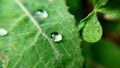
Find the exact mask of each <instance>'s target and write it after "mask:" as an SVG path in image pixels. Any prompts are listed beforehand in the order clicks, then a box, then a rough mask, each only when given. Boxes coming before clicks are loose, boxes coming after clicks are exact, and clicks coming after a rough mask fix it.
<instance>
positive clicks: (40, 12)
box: [35, 10, 48, 19]
mask: <svg viewBox="0 0 120 68" xmlns="http://www.w3.org/2000/svg"><path fill="white" fill-rule="evenodd" d="M35 14H36V16H37V17H38V18H41V19H43V18H47V17H48V13H47V12H46V11H45V10H37V11H36V13H35Z"/></svg>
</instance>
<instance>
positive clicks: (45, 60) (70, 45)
mask: <svg viewBox="0 0 120 68" xmlns="http://www.w3.org/2000/svg"><path fill="white" fill-rule="evenodd" d="M0 8H1V9H0V28H5V29H6V30H8V35H6V36H3V37H0V54H1V55H2V56H4V57H5V58H6V63H5V64H4V66H5V68H56V67H57V68H73V67H75V68H81V67H82V62H83V59H82V56H81V50H80V42H81V39H80V38H79V34H78V32H79V31H78V29H77V28H76V26H75V20H74V17H73V16H72V15H70V14H69V13H68V9H67V7H66V5H65V1H64V0H35V1H34V0H21V2H20V1H19V0H16V2H15V1H14V0H12V1H10V0H1V1H0ZM39 9H42V10H45V11H47V13H48V18H46V19H40V18H37V16H36V15H35V12H36V10H39ZM53 32H58V33H60V34H61V35H62V36H63V39H62V41H60V42H58V43H56V42H53V41H52V40H51V38H50V36H51V33H53Z"/></svg>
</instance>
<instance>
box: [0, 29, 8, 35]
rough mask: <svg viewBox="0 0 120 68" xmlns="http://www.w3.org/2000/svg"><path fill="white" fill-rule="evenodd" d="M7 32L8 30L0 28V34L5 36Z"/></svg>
mask: <svg viewBox="0 0 120 68" xmlns="http://www.w3.org/2000/svg"><path fill="white" fill-rule="evenodd" d="M7 34H8V31H7V30H5V29H3V28H0V36H5V35H7Z"/></svg>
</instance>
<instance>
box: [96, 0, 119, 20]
mask: <svg viewBox="0 0 120 68" xmlns="http://www.w3.org/2000/svg"><path fill="white" fill-rule="evenodd" d="M104 1H106V2H104ZM102 2H104V3H106V4H105V5H103V6H101V5H100V7H95V9H96V10H97V11H98V12H101V13H104V14H109V15H111V16H113V17H118V18H120V4H119V3H120V0H103V1H102Z"/></svg>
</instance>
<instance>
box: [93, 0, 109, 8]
mask: <svg viewBox="0 0 120 68" xmlns="http://www.w3.org/2000/svg"><path fill="white" fill-rule="evenodd" d="M108 1H109V0H93V6H94V7H95V8H99V7H102V6H104V5H106V4H107V3H108Z"/></svg>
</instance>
